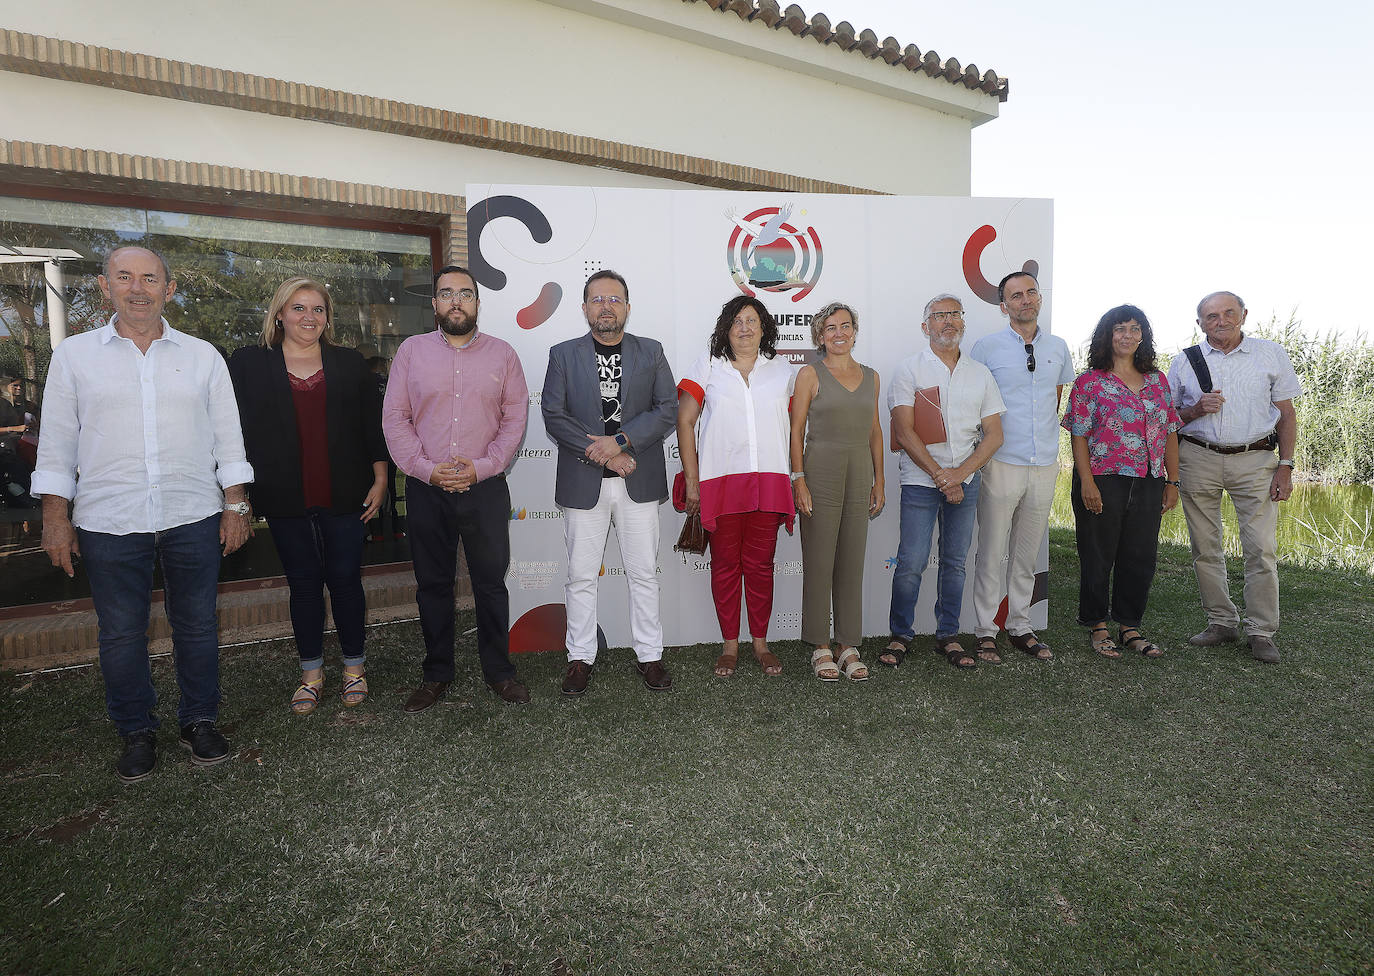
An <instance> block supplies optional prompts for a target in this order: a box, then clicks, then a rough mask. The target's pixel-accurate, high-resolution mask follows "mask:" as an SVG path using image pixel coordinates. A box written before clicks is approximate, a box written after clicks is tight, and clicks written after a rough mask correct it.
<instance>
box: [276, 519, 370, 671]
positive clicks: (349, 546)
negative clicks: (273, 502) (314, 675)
mask: <svg viewBox="0 0 1374 976" xmlns="http://www.w3.org/2000/svg"><path fill="white" fill-rule="evenodd" d="M267 527H268V528H269V529H271V530H272V541H273V542H275V543H276V545H277V556H278V558H280V559H281V566H282V570H283V571H284V572H285V573H286V583H287V585H288V586H289V587H290V588H291V632H292V633H293V634H294V635H295V637H296V650H297V651H298V652H299V653H300V656H301V670H302V671H311V670H314V669H315V668H320V667H323V666H324V588H325V586H326V585H327V586H328V587H329V602H330V603H331V604H332V606H333V608H334V627H335V629H336V630H337V631H338V634H339V645H340V647H342V649H343V663H344V664H345V665H347V666H349V667H356V666H357V665H359V664H362V663H363V660H364V658H365V655H364V652H363V626H364V618H365V617H366V615H367V605H366V602H365V601H364V599H363V578H362V571H363V540H364V538H365V537H366V533H367V527H366V525H365V524H364V523H363V522H362V521H360V520H359V518H358V515H357V513H356V512H354V513H351V514H344V515H332V514H330V512H328V511H327V510H325V509H323V508H312V509H308V510H307V511H306V513H305V514H304V515H301V516H298V517H294V518H291V517H287V518H278V517H269V518H268V519H267Z"/></svg>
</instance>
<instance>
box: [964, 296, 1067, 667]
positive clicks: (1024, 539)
mask: <svg viewBox="0 0 1374 976" xmlns="http://www.w3.org/2000/svg"><path fill="white" fill-rule="evenodd" d="M997 298H998V300H999V301H1000V302H1001V303H1002V314H1003V315H1005V316H1007V320H1008V322H1007V326H1008V327H1007V328H1005V329H1002V330H1001V331H999V332H994V333H993V334H992V335H987V336H984V337H983V338H981V339H979V340H978V341H977V342H976V343H974V344H973V350H972V351H971V352H970V353H969V355H970V356H971V357H972V358H974V359H976V360H978V362H980V363H982V364H983V365H984V366H986V367H987V368H988V370H989V371H990V372H991V373H992V378H993V379H994V380H996V381H997V390H998V392H999V393H1001V395H1002V401H1003V403H1005V404H1006V407H1007V411H1006V414H1005V416H1004V417H1003V419H1002V446H1001V447H1000V448H999V449H998V451H997V453H996V454H994V455H993V456H992V458H991V459H990V460H989V461H988V463H987V467H985V468H984V469H983V476H982V484H981V485H980V486H979V489H978V559H977V561H976V568H975V570H974V574H973V614H974V628H973V630H974V636H975V637H977V639H978V652H977V653H978V660H980V661H985V662H987V663H988V664H998V663H1000V662H1001V660H1002V659H1001V657H1000V656H998V654H997V629H998V623H997V613H998V611H999V610H1000V609H1001V606H1002V597H1004V596H1005V597H1006V598H1007V616H1006V628H1007V639H1008V640H1009V641H1010V642H1011V646H1012V647H1014V648H1016V649H1017V650H1019V651H1024V652H1025V653H1026V654H1029V655H1031V656H1032V657H1034V658H1036V659H1037V660H1040V661H1048V660H1050V659H1051V658H1052V657H1054V654H1053V653H1052V652H1051V651H1050V648H1049V645H1048V644H1046V643H1044V642H1043V641H1042V640H1040V638H1038V637H1036V636H1035V632H1034V631H1033V630H1032V629H1031V621H1030V607H1031V604H1032V603H1034V602H1035V562H1036V559H1037V557H1039V555H1040V546H1041V543H1042V542H1043V541H1044V538H1045V529H1046V528H1047V527H1048V526H1049V524H1050V505H1051V504H1052V503H1053V502H1054V482H1055V478H1056V477H1058V475H1059V399H1060V395H1061V394H1062V393H1063V391H1064V386H1065V384H1069V383H1072V382H1073V379H1074V376H1073V358H1072V357H1071V356H1070V355H1069V346H1068V343H1066V342H1065V341H1064V340H1063V339H1061V338H1059V337H1058V336H1052V335H1050V334H1049V333H1048V332H1047V331H1045V330H1044V329H1042V328H1040V285H1039V282H1037V281H1036V280H1035V276H1034V275H1032V274H1029V273H1027V272H1025V271H1014V272H1012V273H1011V274H1009V275H1007V276H1006V277H1005V278H1003V279H1002V281H1001V283H999V284H998V286H997Z"/></svg>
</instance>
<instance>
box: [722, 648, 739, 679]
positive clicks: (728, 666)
mask: <svg viewBox="0 0 1374 976" xmlns="http://www.w3.org/2000/svg"><path fill="white" fill-rule="evenodd" d="M738 666H739V652H738V651H736V652H735V653H734V654H722V655H721V656H720V657H718V658H716V677H717V678H730V677H733V676H734V674H735V668H736V667H738Z"/></svg>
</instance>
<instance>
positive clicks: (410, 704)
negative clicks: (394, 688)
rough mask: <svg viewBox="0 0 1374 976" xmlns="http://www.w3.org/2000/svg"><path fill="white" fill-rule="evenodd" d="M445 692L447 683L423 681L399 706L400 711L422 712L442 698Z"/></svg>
mask: <svg viewBox="0 0 1374 976" xmlns="http://www.w3.org/2000/svg"><path fill="white" fill-rule="evenodd" d="M446 691H448V682H447V681H425V682H423V683H421V685H420V687H418V688H416V689H415V690H414V691H412V692H411V693H410V697H409V698H407V699H406V703H405V704H404V705H402V706H401V711H403V712H423V711H424V710H425V709H426V708H429V706H431V705H433V704H434V703H435V702H437V701H438V700H439V699H440V698H443V697H444V693H445V692H446Z"/></svg>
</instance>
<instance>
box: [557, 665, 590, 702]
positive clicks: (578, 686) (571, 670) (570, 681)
mask: <svg viewBox="0 0 1374 976" xmlns="http://www.w3.org/2000/svg"><path fill="white" fill-rule="evenodd" d="M591 680H592V666H591V665H590V664H588V663H587V662H586V661H569V662H568V670H567V671H565V672H564V673H563V694H565V695H567V696H568V697H569V698H576V697H577V696H578V695H581V694H583V693H584V692H586V690H587V682H588V681H591Z"/></svg>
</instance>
